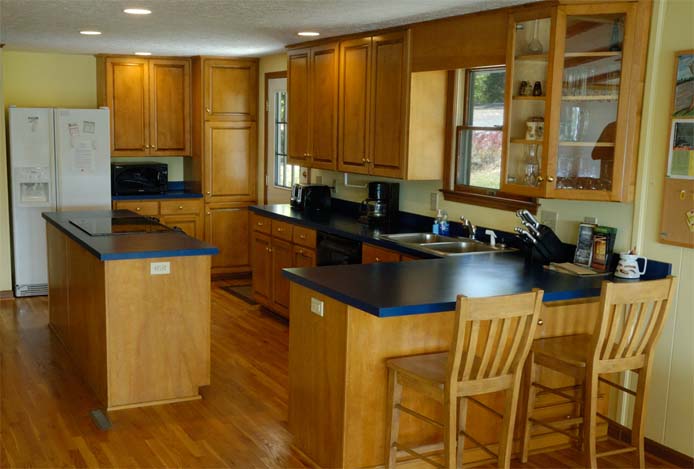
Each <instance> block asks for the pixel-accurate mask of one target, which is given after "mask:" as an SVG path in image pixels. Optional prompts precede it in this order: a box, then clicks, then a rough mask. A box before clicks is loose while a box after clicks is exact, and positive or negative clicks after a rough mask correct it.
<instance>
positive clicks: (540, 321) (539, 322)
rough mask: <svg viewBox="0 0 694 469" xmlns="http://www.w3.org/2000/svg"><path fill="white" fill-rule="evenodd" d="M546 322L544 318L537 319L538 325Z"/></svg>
mask: <svg viewBox="0 0 694 469" xmlns="http://www.w3.org/2000/svg"><path fill="white" fill-rule="evenodd" d="M544 323H545V322H544V321H543V320H542V319H538V320H537V325H538V326H541V325H543V324H544Z"/></svg>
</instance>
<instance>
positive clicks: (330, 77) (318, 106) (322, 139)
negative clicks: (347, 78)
mask: <svg viewBox="0 0 694 469" xmlns="http://www.w3.org/2000/svg"><path fill="white" fill-rule="evenodd" d="M337 80H338V45H337V43H329V44H323V45H320V46H315V47H311V48H306V49H297V50H291V51H289V53H288V56H287V89H288V98H287V99H288V110H289V113H288V120H289V125H288V128H287V132H288V135H287V145H288V146H287V151H288V159H289V162H290V163H292V164H299V165H302V166H309V167H312V168H319V169H333V170H334V169H335V167H336V161H337V83H338V81H337Z"/></svg>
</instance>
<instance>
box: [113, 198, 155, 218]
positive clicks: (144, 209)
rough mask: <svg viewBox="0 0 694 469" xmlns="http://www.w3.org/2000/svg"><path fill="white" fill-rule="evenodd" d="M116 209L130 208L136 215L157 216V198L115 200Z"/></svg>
mask: <svg viewBox="0 0 694 469" xmlns="http://www.w3.org/2000/svg"><path fill="white" fill-rule="evenodd" d="M116 209H117V210H132V211H133V212H135V213H137V214H138V215H147V216H149V217H156V216H159V201H158V200H120V201H118V202H116Z"/></svg>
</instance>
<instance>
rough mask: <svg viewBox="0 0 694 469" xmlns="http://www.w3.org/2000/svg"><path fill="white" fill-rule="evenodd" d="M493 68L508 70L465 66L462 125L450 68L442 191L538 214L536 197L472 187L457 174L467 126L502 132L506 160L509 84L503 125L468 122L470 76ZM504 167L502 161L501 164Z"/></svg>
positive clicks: (467, 200)
mask: <svg viewBox="0 0 694 469" xmlns="http://www.w3.org/2000/svg"><path fill="white" fill-rule="evenodd" d="M493 69H499V70H503V71H504V73H506V70H507V68H506V65H490V66H480V67H469V68H466V69H464V71H463V73H464V81H463V85H462V86H463V107H462V115H463V123H462V124H457V123H456V104H457V103H456V82H457V81H458V79H457V76H456V73H457V72H456V71H455V70H451V71H449V72H448V73H449V74H448V103H447V104H448V106H447V107H448V109H447V110H446V114H447V119H446V120H447V123H446V124H447V125H446V128H447V129H448V134H447V135H448V139H447V140H449V141H448V143H447V145H446V146H447V148H448V154H449V156H450V157H449V158H447V159H446V161H445V164H444V171H445V175H444V176H445V178H444V181H445V184H444V188H443V189H442V190H441V192H442V193H443V197H444V200H450V201H453V202H462V203H467V204H473V205H480V206H483V207H489V208H495V209H499V210H509V211H516V210H519V209H526V210H529V211H530V212H532V213H537V209H538V207H539V204H538V202H537V199H536V198H534V197H526V196H522V195H516V194H510V193H507V192H504V191H503V190H502V189H501V188H499V189H491V188H484V187H477V186H471V185H467V184H457V180H456V179H457V174H458V154H459V152H460V145H461V140H462V138H460V136H461V133H462V132H461V131H462V130H464V129H474V130H495V131H500V132H501V135H502V147H501V159H502V162H503V158H505V150H506V148H505V145H504V143H505V142H506V137H507V135H506V132H507V115H506V109H507V107H508V106H507V105H508V97H507V96H506V90H508V87H507V86H506V87H505V92H504V123H503V125H502V126H501V128H497V127H477V126H473V125H467V124H466V122H467V121H468V118H469V116H470V111H471V109H470V106H471V104H472V103H471V100H470V89H471V86H469V84H470V77H471V75H472V73H474V72H476V71H480V70H493ZM502 168H503V164H502ZM499 179H500V180H499V184H500V186H503V184H502V180H503V174H501V175H500V178H499Z"/></svg>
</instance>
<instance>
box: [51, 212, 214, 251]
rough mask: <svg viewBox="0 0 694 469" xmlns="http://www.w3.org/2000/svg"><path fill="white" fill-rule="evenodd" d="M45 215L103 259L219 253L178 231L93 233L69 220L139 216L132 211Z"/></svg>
mask: <svg viewBox="0 0 694 469" xmlns="http://www.w3.org/2000/svg"><path fill="white" fill-rule="evenodd" d="M42 216H43V218H44V219H45V220H46V222H48V223H50V224H51V225H53V226H55V227H56V228H58V229H59V230H60V231H62V232H63V233H65V234H66V235H67V236H68V237H69V238H71V239H72V240H74V241H75V242H77V243H78V244H79V245H80V246H82V247H83V248H85V249H86V250H87V251H89V252H90V253H91V254H93V255H94V256H96V257H97V258H98V259H99V260H102V261H113V260H121V259H147V258H157V257H181V256H210V255H214V254H217V253H218V252H219V250H218V249H217V248H216V247H214V246H212V245H211V244H208V243H205V242H203V241H200V240H197V239H195V238H191V237H190V236H188V235H186V234H185V233H182V232H179V231H167V232H161V233H136V234H117V235H100V236H91V235H89V234H87V233H86V232H84V231H82V230H81V229H79V228H78V227H76V226H74V225H73V224H72V223H70V220H75V219H89V218H104V217H113V218H120V217H134V216H139V215H137V214H136V213H134V212H131V211H129V210H113V211H111V210H99V211H80V212H45V213H43V214H42Z"/></svg>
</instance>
